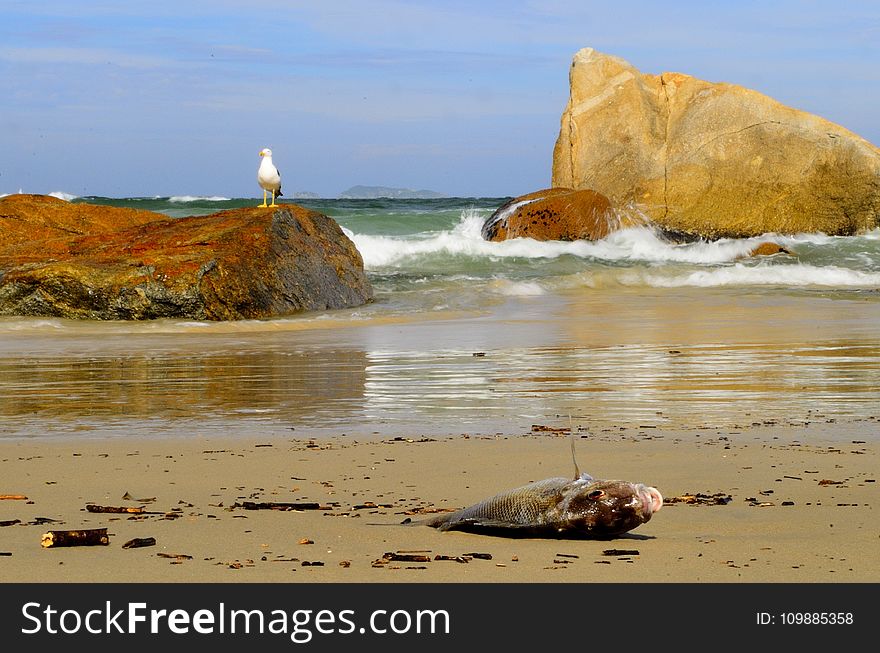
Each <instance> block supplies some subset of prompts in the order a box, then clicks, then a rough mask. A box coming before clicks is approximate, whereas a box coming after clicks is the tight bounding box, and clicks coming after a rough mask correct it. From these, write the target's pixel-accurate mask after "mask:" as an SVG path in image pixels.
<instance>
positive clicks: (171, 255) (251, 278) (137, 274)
mask: <svg viewBox="0 0 880 653" xmlns="http://www.w3.org/2000/svg"><path fill="white" fill-rule="evenodd" d="M371 297H372V288H371V287H370V284H369V281H368V280H367V279H366V276H365V274H364V270H363V261H362V259H361V256H360V254H359V252H358V251H357V249H356V248H355V246H354V244H353V243H352V242H351V241H350V240H349V239H348V238H347V237H346V236H345V234H344V233H343V232H342V229H341V228H340V227H339V225H338V224H337V223H336V222H335V221H334V220H332V219H331V218H329V217H327V216H325V215H323V214H321V213H317V212H315V211H311V210H309V209H305V208H303V207H301V206H297V205H295V204H282V205H279V206H278V207H277V208H275V209H263V208H259V207H253V208H242V209H233V210H230V211H221V212H219V213H214V214H212V215H206V216H194V217H189V218H169V217H168V216H166V215H163V214H160V213H151V212H149V211H136V210H133V209H122V208H115V207H108V206H95V205H88V204H79V203H77V204H71V203H67V202H64V201H62V200H55V199H54V198H49V197H42V196H31V195H11V196H8V197H5V198H0V315H44V316H55V317H68V318H84V319H125V320H130V319H151V318H159V317H183V318H191V319H199V320H234V319H245V318H265V317H272V316H278V315H285V314H290V313H295V312H298V311H305V310H325V309H331V308H344V307H350V306H357V305H361V304H364V303H366V302H367V301H369V300H370V299H371Z"/></svg>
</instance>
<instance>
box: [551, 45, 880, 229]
mask: <svg viewBox="0 0 880 653" xmlns="http://www.w3.org/2000/svg"><path fill="white" fill-rule="evenodd" d="M570 84H571V97H570V100H569V103H568V106H567V107H566V109H565V112H564V113H563V115H562V120H561V125H560V131H559V137H558V139H557V141H556V147H555V149H554V152H553V176H552V185H553V186H561V187H568V188H576V189H582V188H590V189H593V190H595V191H598V192H599V193H602V194H603V195H606V196H607V197H608V198H609V199H610V200H611V203H612V204H613V205H614V206H615V207H618V208H624V207H626V208H628V209H629V210H632V211H640V212H642V213H644V214H645V215H646V216H647V217H649V218H650V219H651V220H653V221H654V222H656V223H657V224H659V225H660V226H662V227H663V228H665V229H667V230H671V231H680V232H684V233H687V234H692V235H699V236H703V237H709V238H717V237H725V236H726V237H750V236H756V235H759V234H762V233H766V232H779V233H796V232H813V231H822V232H825V233H828V234H835V235H846V234H853V233H858V232H861V231H865V230H870V229H873V228H874V227H876V226H877V225H878V222H880V150H878V148H877V147H875V146H874V145H872V144H871V143H869V142H868V141H866V140H864V139H863V138H860V137H859V136H857V135H856V134H853V133H852V132H850V131H848V130H846V129H844V128H843V127H841V126H839V125H836V124H834V123H832V122H829V121H828V120H825V119H823V118H820V117H818V116H815V115H811V114H809V113H805V112H803V111H798V110H796V109H792V108H790V107H787V106H785V105H783V104H780V103H779V102H776V101H775V100H773V99H771V98H769V97H767V96H766V95H762V94H761V93H758V92H757V91H753V90H750V89H747V88H743V87H741V86H735V85H733V84H725V83H712V82H707V81H703V80H700V79H696V78H694V77H691V76H689V75H684V74H680V73H663V74H661V75H647V74H642V73H641V72H639V71H638V70H637V69H636V68H634V67H633V66H632V65H631V64H629V63H628V62H626V61H624V60H623V59H620V58H619V57H613V56H610V55H606V54H602V53H600V52H596V51H595V50H593V49H591V48H586V49H583V50H581V51H580V52H578V53H577V54H576V55H575V57H574V60H573V61H572V66H571V71H570Z"/></svg>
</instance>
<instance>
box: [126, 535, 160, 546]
mask: <svg viewBox="0 0 880 653" xmlns="http://www.w3.org/2000/svg"><path fill="white" fill-rule="evenodd" d="M142 546H156V538H155V537H136V538H134V539H133V540H129V541H128V542H126V543H125V544H123V545H122V548H123V549H139V548H141V547H142Z"/></svg>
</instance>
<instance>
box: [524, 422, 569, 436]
mask: <svg viewBox="0 0 880 653" xmlns="http://www.w3.org/2000/svg"><path fill="white" fill-rule="evenodd" d="M532 433H558V434H560V435H565V434H567V433H571V427H570V426H559V427H557V426H545V425H544V424H532Z"/></svg>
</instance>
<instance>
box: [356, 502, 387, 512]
mask: <svg viewBox="0 0 880 653" xmlns="http://www.w3.org/2000/svg"><path fill="white" fill-rule="evenodd" d="M393 507H394V504H392V503H376V502H374V501H364V502H363V503H360V504H358V505H356V506H352V507H351V509H352V510H365V509H367V508H393Z"/></svg>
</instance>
